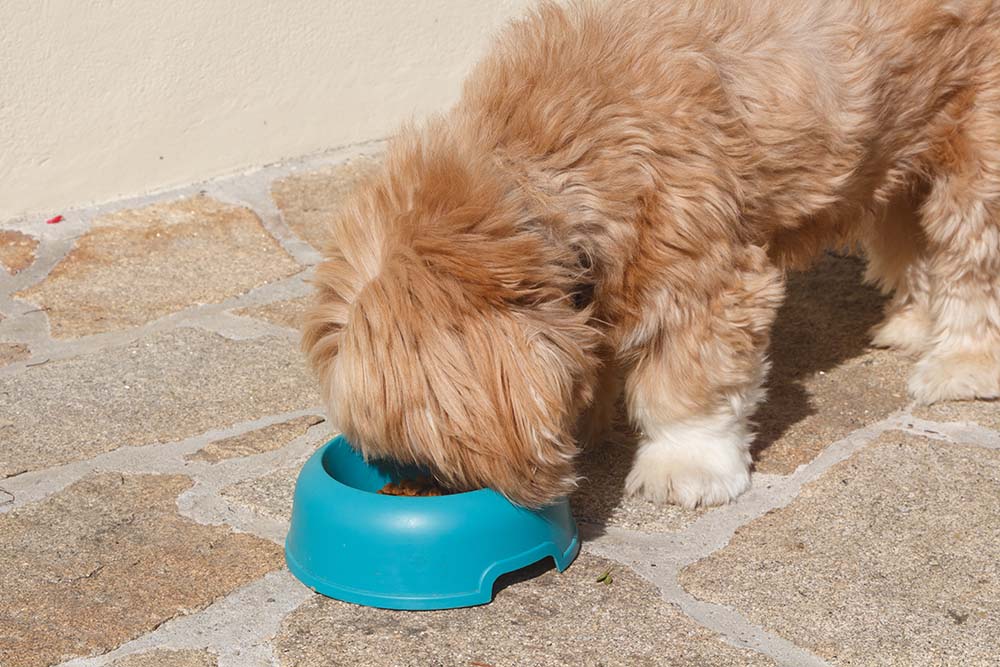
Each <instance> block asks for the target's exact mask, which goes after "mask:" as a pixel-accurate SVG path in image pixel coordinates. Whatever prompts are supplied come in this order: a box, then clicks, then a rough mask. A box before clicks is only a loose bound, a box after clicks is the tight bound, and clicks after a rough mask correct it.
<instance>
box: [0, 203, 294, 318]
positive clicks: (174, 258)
mask: <svg viewBox="0 0 1000 667" xmlns="http://www.w3.org/2000/svg"><path fill="white" fill-rule="evenodd" d="M300 269H301V267H299V265H298V264H296V263H295V261H294V260H293V259H292V258H291V256H289V255H288V253H286V252H285V251H284V250H283V249H282V248H281V246H280V245H279V244H278V242H277V241H275V240H274V238H272V237H271V236H270V235H269V234H268V233H267V232H266V231H265V229H264V227H263V225H261V222H260V219H259V218H258V217H257V216H256V214H254V213H253V212H252V211H250V210H249V209H246V208H242V207H239V206H231V205H228V204H223V203H220V202H218V201H215V200H214V199H211V198H209V197H204V196H197V197H192V198H189V199H182V200H178V201H172V202H166V203H158V204H153V205H151V206H146V207H143V208H137V209H127V210H123V211H118V212H115V213H110V214H107V215H104V216H101V217H99V218H97V219H95V220H94V222H93V224H92V227H91V229H90V231H88V232H87V233H86V234H84V235H83V236H82V237H81V238H80V239H78V240H77V242H76V244H75V245H74V247H73V249H72V250H71V251H70V252H69V253H68V254H67V255H66V257H64V258H63V259H62V261H60V262H59V264H57V265H56V266H55V268H53V269H52V271H51V272H50V274H49V276H48V277H47V278H46V279H45V280H43V281H42V282H41V283H40V284H38V285H35V286H33V287H31V288H29V289H27V290H24V291H23V292H20V293H18V294H16V295H15V296H16V297H18V298H20V299H24V300H27V301H30V302H32V303H35V304H38V305H39V306H41V307H43V308H45V309H46V311H47V313H48V317H49V323H50V326H51V331H52V335H53V336H54V337H56V338H75V337H78V336H85V335H88V334H95V333H102V332H106V331H113V330H116V329H122V328H127V327H134V326H138V325H141V324H145V323H147V322H150V321H152V320H155V319H158V318H160V317H163V316H164V315H168V314H170V313H172V312H175V311H178V310H182V309H184V308H186V307H188V306H191V305H194V304H201V303H215V302H219V301H223V300H225V299H227V298H229V297H232V296H236V295H238V294H242V293H244V292H246V291H247V290H249V289H251V288H253V287H257V286H258V285H262V284H264V283H268V282H271V281H274V280H278V279H280V278H284V277H286V276H289V275H291V274H293V273H296V272H297V271H299V270H300Z"/></svg>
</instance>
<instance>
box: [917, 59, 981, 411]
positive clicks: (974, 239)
mask: <svg viewBox="0 0 1000 667" xmlns="http://www.w3.org/2000/svg"><path fill="white" fill-rule="evenodd" d="M996 74H997V76H1000V66H998V68H997V72H996ZM952 117H953V118H954V120H952V121H951V123H949V125H948V127H947V128H946V130H944V131H942V132H941V135H940V137H939V139H938V142H937V143H936V144H935V145H934V147H933V148H932V150H931V153H930V157H929V159H928V162H929V170H930V171H931V187H930V192H929V194H928V197H927V200H926V201H925V202H924V205H923V207H922V209H921V215H922V218H921V222H922V225H923V229H924V232H925V235H926V237H927V249H928V274H929V277H930V312H931V317H932V318H933V329H932V332H931V341H930V342H931V344H930V346H929V348H928V350H927V351H926V352H925V353H924V356H923V357H922V358H921V359H920V361H919V362H918V363H917V367H916V370H915V371H914V374H913V376H912V377H911V378H910V383H909V388H910V392H911V393H912V394H913V396H914V397H915V398H916V399H918V400H919V401H921V402H923V403H933V402H935V401H939V400H947V399H971V398H997V397H1000V87H998V86H997V84H996V82H995V81H992V82H990V83H988V84H986V85H984V86H983V87H982V88H981V89H979V90H977V91H976V97H975V98H974V99H972V100H968V101H967V102H966V104H965V105H964V106H963V107H962V108H960V109H955V110H953V114H952Z"/></svg>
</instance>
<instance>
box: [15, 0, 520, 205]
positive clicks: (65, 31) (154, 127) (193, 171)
mask: <svg viewBox="0 0 1000 667" xmlns="http://www.w3.org/2000/svg"><path fill="white" fill-rule="evenodd" d="M527 4H528V2H527V0H468V1H466V0H405V1H404V0H390V1H388V2H365V1H363V0H286V1H279V0H243V1H241V2H229V1H223V0H200V1H199V0H0V219H5V218H10V217H14V216H18V215H21V214H36V213H37V214H45V213H47V212H53V211H57V210H58V209H60V208H64V207H73V206H81V205H85V204H91V203H97V202H101V201H107V200H111V199H115V198H119V197H122V196H127V195H137V194H142V193H145V192H149V191H152V190H156V189H162V188H165V187H170V186H174V185H180V184H184V183H191V182H194V181H198V180H202V179H205V178H209V177H212V176H216V175H219V174H223V173H227V172H232V171H236V170H239V169H243V168H247V167H253V166H257V165H263V164H267V163H270V162H275V161H278V160H281V159H285V158H290V157H295V156H300V155H305V154H309V153H313V152H317V151H322V150H325V149H330V148H334V147H338V146H344V145H347V144H351V143H357V142H362V141H366V140H371V139H377V138H381V137H384V136H385V135H386V134H387V133H389V132H391V130H392V129H393V128H394V127H395V126H396V125H397V124H398V123H399V122H400V121H402V120H406V119H407V118H410V117H412V116H416V117H419V116H421V115H423V114H426V113H427V112H429V111H433V110H436V109H440V108H443V107H444V106H446V105H447V104H448V103H449V102H450V101H451V100H453V99H454V97H455V95H456V93H457V91H458V87H459V83H460V81H461V79H462V77H463V75H464V73H465V72H466V71H467V70H468V68H469V67H470V65H471V64H472V62H473V61H474V60H475V59H476V58H478V57H479V56H480V55H481V54H482V52H483V48H484V46H485V44H486V43H487V39H488V37H489V35H490V34H492V33H493V32H494V31H495V29H496V28H497V27H498V26H499V25H500V24H502V22H503V21H504V20H505V19H506V18H507V17H509V16H511V15H513V14H515V13H517V11H518V10H520V9H521V8H523V7H524V6H525V5H527Z"/></svg>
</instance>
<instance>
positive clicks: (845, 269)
mask: <svg viewBox="0 0 1000 667" xmlns="http://www.w3.org/2000/svg"><path fill="white" fill-rule="evenodd" d="M864 268H865V267H864V262H863V260H861V259H859V258H856V257H851V256H840V255H836V254H833V253H827V254H826V255H824V257H823V258H822V259H821V260H820V261H819V262H818V263H817V265H816V266H815V267H814V268H813V269H811V270H809V271H806V272H802V273H793V274H790V275H789V277H788V288H787V296H786V298H785V302H784V304H783V305H782V307H781V309H780V310H779V311H778V316H777V320H776V322H775V325H774V328H773V330H772V336H771V350H770V359H771V363H772V366H771V372H770V375H769V379H768V383H767V386H768V396H767V400H766V401H765V403H764V404H763V405H762V406H761V407H760V409H759V410H758V411H757V414H756V416H755V419H754V421H755V423H756V425H757V437H756V440H755V441H754V445H753V448H752V452H753V454H754V459H755V460H757V459H759V458H760V457H761V455H762V454H764V453H765V452H766V450H767V449H768V448H769V447H771V446H772V445H774V443H776V442H777V441H778V440H779V439H780V438H781V437H782V435H784V434H785V433H786V432H787V431H788V429H789V428H791V427H792V426H794V425H795V424H797V423H799V422H801V421H802V420H804V419H806V418H807V417H809V416H811V415H814V414H816V413H817V411H818V410H817V407H816V406H815V405H814V404H813V403H812V401H811V400H810V397H809V393H808V391H807V389H806V386H805V383H806V380H808V379H809V378H810V377H812V376H813V375H815V374H816V373H819V372H821V371H829V370H831V369H833V368H835V367H837V366H839V365H840V364H843V363H844V362H846V361H848V360H850V359H853V358H855V357H858V356H861V355H862V354H864V353H865V351H866V350H868V349H869V333H868V331H869V329H870V328H871V327H872V326H874V325H875V324H877V323H878V322H879V321H880V320H881V317H882V307H883V304H884V301H885V298H884V297H883V296H882V295H881V294H879V292H878V291H877V290H876V289H874V288H872V287H869V286H866V285H864V284H863V283H862V277H863V275H864ZM619 422H620V423H619V425H618V426H617V427H616V431H615V433H614V434H613V435H612V437H611V438H610V439H609V442H608V443H606V444H605V445H602V446H598V447H591V448H589V449H588V450H586V451H584V452H583V453H582V454H581V456H580V459H579V470H580V473H581V475H582V476H583V478H584V479H583V480H582V482H581V485H580V488H579V489H578V491H577V492H576V494H574V496H573V498H572V502H573V507H574V511H575V513H576V515H577V518H578V519H579V521H580V522H581V523H583V524H587V531H586V532H587V533H588V534H600V532H601V528H602V526H604V525H606V524H607V523H608V520H609V519H610V517H611V514H612V513H613V512H614V511H615V509H616V508H618V507H619V506H620V505H621V502H622V497H623V495H624V484H625V477H626V476H627V475H628V471H629V468H630V466H631V463H632V457H633V455H634V452H635V446H636V443H637V441H638V434H637V433H636V432H635V431H634V430H633V429H631V428H629V427H628V426H627V424H626V423H625V420H624V419H622V420H619Z"/></svg>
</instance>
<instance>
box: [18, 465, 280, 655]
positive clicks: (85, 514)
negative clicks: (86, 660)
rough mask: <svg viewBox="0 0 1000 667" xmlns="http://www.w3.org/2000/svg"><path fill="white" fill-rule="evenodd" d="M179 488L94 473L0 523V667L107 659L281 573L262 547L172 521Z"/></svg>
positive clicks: (154, 479) (182, 482)
mask: <svg viewBox="0 0 1000 667" xmlns="http://www.w3.org/2000/svg"><path fill="white" fill-rule="evenodd" d="M190 485H191V481H190V480H189V479H188V478H186V477H182V476H177V475H135V476H132V475H128V476H122V475H118V474H114V473H105V474H100V475H93V476H90V477H87V478H85V479H83V480H81V481H79V482H77V483H76V484H74V485H72V486H70V487H68V488H67V489H65V490H63V491H61V492H59V493H57V494H56V495H54V496H52V497H50V498H48V499H46V500H45V501H43V502H40V503H37V504H34V505H29V506H26V507H24V508H20V509H16V510H13V511H12V512H10V513H8V514H4V515H0V562H2V563H4V567H3V568H0V590H3V591H4V594H3V595H2V596H0V664H3V665H4V666H5V667H36V666H38V667H40V666H42V665H51V664H54V663H57V662H60V661H63V660H66V659H69V658H71V657H76V656H87V655H94V654H99V653H103V652H106V651H108V650H111V649H113V648H115V647H117V646H119V645H120V644H122V643H124V642H126V641H128V640H131V639H133V638H135V637H137V636H139V635H142V634H144V633H146V632H149V631H150V630H152V629H154V628H155V627H157V626H159V625H160V624H162V623H163V622H164V621H166V620H168V619H171V618H174V617H176V616H180V615H184V614H189V613H192V612H194V611H196V610H198V609H201V608H204V607H206V606H208V605H209V604H210V603H211V602H212V601H213V600H215V599H217V598H219V597H220V596H223V595H226V594H227V593H229V592H230V591H233V590H235V589H236V588H238V587H240V586H242V585H243V584H245V583H248V582H249V581H252V580H254V579H256V578H257V577H260V576H263V575H264V574H265V573H267V572H269V571H271V570H274V569H277V568H279V567H281V566H282V563H283V560H282V555H281V549H280V548H279V547H278V546H277V545H275V544H274V543H272V542H270V541H267V540H263V539H260V538H257V537H254V536H251V535H247V534H236V533H233V532H232V531H231V530H229V529H228V528H224V527H220V526H203V525H200V524H197V523H194V522H192V521H189V520H187V519H184V518H182V517H180V516H179V515H178V514H177V506H176V498H177V495H178V494H179V493H181V492H182V491H184V490H185V489H187V488H188V487H190ZM139 664H142V663H139ZM176 664H185V665H186V664H198V663H191V662H186V663H176Z"/></svg>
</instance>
